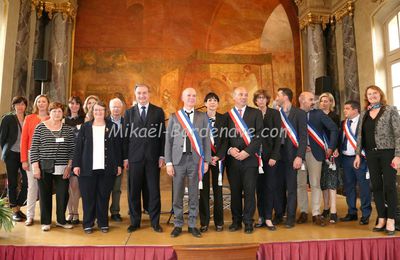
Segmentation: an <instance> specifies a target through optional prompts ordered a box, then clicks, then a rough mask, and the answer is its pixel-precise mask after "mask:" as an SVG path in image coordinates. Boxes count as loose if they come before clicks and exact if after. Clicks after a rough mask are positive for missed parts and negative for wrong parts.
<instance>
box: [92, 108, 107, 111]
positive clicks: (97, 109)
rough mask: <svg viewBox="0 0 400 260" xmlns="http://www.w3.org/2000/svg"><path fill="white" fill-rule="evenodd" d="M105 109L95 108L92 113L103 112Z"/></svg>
mask: <svg viewBox="0 0 400 260" xmlns="http://www.w3.org/2000/svg"><path fill="white" fill-rule="evenodd" d="M105 110H106V109H105V108H96V109H93V112H104V111H105Z"/></svg>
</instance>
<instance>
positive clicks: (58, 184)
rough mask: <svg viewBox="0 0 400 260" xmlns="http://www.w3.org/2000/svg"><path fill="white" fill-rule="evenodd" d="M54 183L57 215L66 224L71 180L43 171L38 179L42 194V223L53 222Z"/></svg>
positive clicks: (58, 220)
mask: <svg viewBox="0 0 400 260" xmlns="http://www.w3.org/2000/svg"><path fill="white" fill-rule="evenodd" d="M53 184H54V187H55V191H56V216H57V222H58V223H60V224H62V225H64V224H65V223H66V221H65V210H66V205H67V202H68V198H69V195H68V187H69V180H68V179H63V176H62V175H53V174H51V173H43V172H42V176H41V178H40V179H39V180H38V186H39V195H40V200H39V202H40V223H41V224H42V225H50V224H51V213H52V210H53V208H52V207H53Z"/></svg>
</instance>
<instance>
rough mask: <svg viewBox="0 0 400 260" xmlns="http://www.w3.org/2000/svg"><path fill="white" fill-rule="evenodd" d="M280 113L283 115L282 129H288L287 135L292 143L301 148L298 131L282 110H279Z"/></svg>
mask: <svg viewBox="0 0 400 260" xmlns="http://www.w3.org/2000/svg"><path fill="white" fill-rule="evenodd" d="M279 112H280V114H281V121H282V127H283V128H284V129H286V133H287V135H288V136H289V139H290V141H292V143H293V146H294V147H296V148H299V138H298V137H297V132H296V130H295V129H294V127H293V126H292V124H291V123H290V122H289V119H288V118H287V116H286V114H285V112H283V109H282V108H280V109H279Z"/></svg>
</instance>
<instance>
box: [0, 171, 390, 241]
mask: <svg viewBox="0 0 400 260" xmlns="http://www.w3.org/2000/svg"><path fill="white" fill-rule="evenodd" d="M161 183H162V185H161V189H162V211H163V212H166V213H164V214H162V215H161V226H162V227H163V228H164V233H161V234H159V233H155V232H154V231H153V230H152V228H151V227H150V222H149V218H148V216H147V215H144V216H143V221H142V228H141V229H140V230H138V231H136V232H134V233H131V234H129V233H127V231H126V229H127V227H128V225H129V218H128V215H127V212H128V203H127V199H126V180H124V181H123V187H124V188H123V193H122V196H121V209H122V210H121V215H122V217H123V222H122V223H115V222H110V232H109V233H107V234H103V233H101V232H100V231H99V230H96V231H95V232H94V233H93V234H90V235H87V234H85V233H84V232H83V230H82V227H81V226H80V225H78V226H76V227H75V228H74V229H72V230H64V229H62V228H59V227H55V225H54V223H55V216H54V215H53V227H52V229H51V230H50V231H49V232H42V231H41V226H40V221H39V214H38V213H39V205H38V204H37V207H36V212H37V213H36V217H35V224H34V225H33V226H31V227H25V226H24V224H23V223H17V224H16V226H15V228H14V229H13V231H12V232H10V233H6V232H4V231H0V244H8V245H10V244H13V245H60V246H66V245H82V246H83V245H172V246H190V247H198V248H201V247H202V246H206V245H209V246H235V245H237V246H239V245H243V244H248V245H250V246H251V245H252V244H253V245H254V244H259V243H266V242H278V241H302V240H325V239H336V238H338V239H343V238H366V237H384V236H385V235H384V234H383V233H373V232H372V231H371V230H372V227H373V224H374V220H375V218H376V213H375V209H373V215H372V216H371V221H370V222H371V223H370V224H369V226H360V225H359V224H358V222H347V223H341V222H339V223H337V224H330V225H328V226H326V227H319V226H315V225H313V224H311V223H310V221H309V222H308V223H307V224H302V225H296V226H295V228H293V229H286V228H285V227H283V226H278V230H277V231H275V232H271V231H268V230H266V229H262V230H260V229H256V230H255V232H254V233H253V234H250V235H248V234H245V233H244V232H243V230H242V231H238V232H234V233H232V232H228V231H227V229H228V226H229V224H231V215H230V211H229V210H228V209H227V210H225V231H223V232H219V233H218V232H215V231H214V230H213V223H210V230H209V231H208V232H207V233H205V234H203V237H202V238H194V237H192V236H191V235H190V234H188V233H187V226H184V232H183V234H182V235H181V236H179V237H178V238H171V237H170V232H171V231H172V229H173V225H172V224H170V225H167V224H166V222H167V219H168V217H169V214H168V213H167V212H169V211H170V208H171V192H170V189H171V184H170V179H169V178H168V177H167V176H165V174H162V178H161ZM337 202H338V203H337V204H338V214H339V217H340V216H344V215H345V214H346V210H347V207H346V201H345V198H344V197H342V196H338V200H337ZM53 203H55V202H53ZM53 205H55V204H53ZM53 211H55V210H54V209H53ZM255 217H257V216H255ZM309 218H311V217H309Z"/></svg>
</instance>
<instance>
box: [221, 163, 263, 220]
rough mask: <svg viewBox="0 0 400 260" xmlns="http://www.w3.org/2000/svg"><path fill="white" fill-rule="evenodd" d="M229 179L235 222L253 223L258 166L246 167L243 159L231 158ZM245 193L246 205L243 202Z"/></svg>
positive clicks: (228, 164) (228, 171) (228, 170)
mask: <svg viewBox="0 0 400 260" xmlns="http://www.w3.org/2000/svg"><path fill="white" fill-rule="evenodd" d="M227 174H228V180H229V184H230V187H231V212H232V221H233V223H236V224H240V223H241V222H242V221H243V223H244V224H245V225H252V224H253V222H254V219H253V217H254V212H255V210H256V198H255V197H256V196H255V193H256V182H257V175H258V167H246V166H244V164H243V163H242V162H241V161H238V160H235V159H232V158H230V161H229V163H227ZM242 193H244V207H243V205H242V204H243V203H242Z"/></svg>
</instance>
